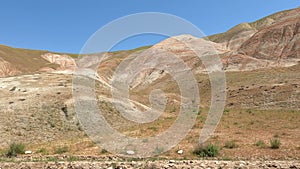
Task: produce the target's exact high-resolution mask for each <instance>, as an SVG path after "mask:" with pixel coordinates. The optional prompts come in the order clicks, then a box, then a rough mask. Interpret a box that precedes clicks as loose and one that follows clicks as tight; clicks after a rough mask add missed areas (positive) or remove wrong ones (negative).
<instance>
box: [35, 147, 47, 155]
mask: <svg viewBox="0 0 300 169" xmlns="http://www.w3.org/2000/svg"><path fill="white" fill-rule="evenodd" d="M37 152H38V153H41V154H42V155H47V154H48V152H47V149H46V148H40V149H39V150H38V151H37Z"/></svg>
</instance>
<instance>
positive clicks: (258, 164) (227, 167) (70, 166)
mask: <svg viewBox="0 0 300 169" xmlns="http://www.w3.org/2000/svg"><path fill="white" fill-rule="evenodd" d="M0 168H1V169H6V168H13V169H18V168H20V169H36V168H45V169H100V168H103V169H104V168H107V169H115V168H116V169H121V168H122V169H131V168H132V169H133V168H139V169H155V168H156V169H159V168H163V169H192V168H195V169H209V168H210V169H214V168H217V169H220V168H222V169H231V168H234V169H244V168H245V169H258V168H264V169H268V168H280V169H297V168H299V169H300V161H215V160H183V161H175V160H169V161H132V162H113V161H103V162H91V161H74V162H20V163H9V162H5V163H0Z"/></svg>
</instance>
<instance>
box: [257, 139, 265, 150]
mask: <svg viewBox="0 0 300 169" xmlns="http://www.w3.org/2000/svg"><path fill="white" fill-rule="evenodd" d="M255 145H256V146H257V147H260V148H265V147H266V143H265V142H264V141H263V140H258V141H257V142H256V143H255Z"/></svg>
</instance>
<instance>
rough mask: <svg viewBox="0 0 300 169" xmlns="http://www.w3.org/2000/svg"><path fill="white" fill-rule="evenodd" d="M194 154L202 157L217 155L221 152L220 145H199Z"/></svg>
mask: <svg viewBox="0 0 300 169" xmlns="http://www.w3.org/2000/svg"><path fill="white" fill-rule="evenodd" d="M193 154H195V155H197V156H200V157H216V156H217V155H218V154H219V147H218V146H216V145H214V144H208V145H206V146H203V145H199V146H197V147H196V148H195V149H194V151H193Z"/></svg>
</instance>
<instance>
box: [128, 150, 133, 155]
mask: <svg viewBox="0 0 300 169" xmlns="http://www.w3.org/2000/svg"><path fill="white" fill-rule="evenodd" d="M126 153H127V154H128V155H133V154H134V151H132V150H128V151H126Z"/></svg>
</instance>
